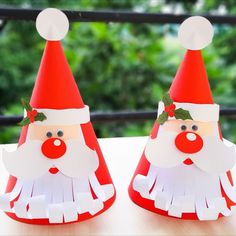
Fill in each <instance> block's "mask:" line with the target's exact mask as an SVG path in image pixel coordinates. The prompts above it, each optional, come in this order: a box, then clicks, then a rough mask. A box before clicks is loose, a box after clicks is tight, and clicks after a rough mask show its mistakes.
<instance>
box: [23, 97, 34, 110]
mask: <svg viewBox="0 0 236 236" xmlns="http://www.w3.org/2000/svg"><path fill="white" fill-rule="evenodd" d="M21 103H22V106H23V107H24V108H25V110H26V111H32V107H31V106H30V104H29V102H28V101H27V100H26V99H24V98H22V99H21Z"/></svg>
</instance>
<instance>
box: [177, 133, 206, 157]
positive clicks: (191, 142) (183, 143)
mask: <svg viewBox="0 0 236 236" xmlns="http://www.w3.org/2000/svg"><path fill="white" fill-rule="evenodd" d="M175 146H176V147H177V148H178V149H179V150H180V151H181V152H184V153H195V152H199V151H200V150H201V149H202V147H203V140H202V138H201V136H199V135H198V134H196V133H194V132H181V133H180V134H178V135H177V136H176V138H175Z"/></svg>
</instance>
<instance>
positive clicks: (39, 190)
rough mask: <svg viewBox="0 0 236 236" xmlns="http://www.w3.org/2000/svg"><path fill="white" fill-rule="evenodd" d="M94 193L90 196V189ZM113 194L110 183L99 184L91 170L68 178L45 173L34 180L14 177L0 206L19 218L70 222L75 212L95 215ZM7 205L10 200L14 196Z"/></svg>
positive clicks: (58, 174)
mask: <svg viewBox="0 0 236 236" xmlns="http://www.w3.org/2000/svg"><path fill="white" fill-rule="evenodd" d="M90 187H91V188H92V189H93V192H94V193H95V195H96V198H95V199H94V198H93V196H92V193H91V189H90ZM113 195H114V187H113V185H112V184H106V185H100V183H99V181H98V179H97V177H96V175H95V173H93V174H91V175H90V176H88V177H76V178H71V177H67V176H65V175H63V174H62V173H61V172H58V173H57V174H50V173H49V172H48V173H46V174H44V175H43V176H41V177H40V178H37V179H35V180H27V181H22V180H20V179H18V180H17V182H16V185H15V187H14V188H13V190H12V191H11V192H10V193H6V194H4V195H2V196H0V209H2V210H3V211H5V212H13V213H15V214H16V216H17V217H19V218H23V219H49V222H50V223H63V222H73V221H77V220H78V217H79V216H78V215H79V214H83V213H89V214H91V215H94V214H96V213H97V212H99V211H100V210H102V209H103V207H104V202H105V201H106V200H108V199H109V198H111V197H112V196H113ZM18 196H19V198H18V199H17V200H16V201H15V202H14V206H13V207H12V208H11V206H10V203H11V202H12V201H14V200H15V199H16V198H17V197H18Z"/></svg>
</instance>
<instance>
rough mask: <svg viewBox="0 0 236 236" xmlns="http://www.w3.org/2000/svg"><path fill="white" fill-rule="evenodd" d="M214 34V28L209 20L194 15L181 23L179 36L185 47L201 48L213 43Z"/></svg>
mask: <svg viewBox="0 0 236 236" xmlns="http://www.w3.org/2000/svg"><path fill="white" fill-rule="evenodd" d="M213 35H214V29H213V26H212V24H211V23H210V21H209V20H207V19H206V18H204V17H202V16H192V17H189V18H188V19H186V20H185V21H184V22H183V23H182V24H181V25H180V28H179V33H178V38H179V41H180V43H181V44H182V45H183V47H185V48H187V49H190V50H200V49H202V48H204V47H206V46H207V45H209V44H210V43H211V41H212V38H213Z"/></svg>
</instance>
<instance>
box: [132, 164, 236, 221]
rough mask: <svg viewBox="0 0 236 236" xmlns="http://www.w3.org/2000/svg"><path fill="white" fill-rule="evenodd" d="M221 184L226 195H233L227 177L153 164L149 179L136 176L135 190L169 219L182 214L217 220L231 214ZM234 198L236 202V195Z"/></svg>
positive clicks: (184, 167) (190, 167)
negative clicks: (166, 214)
mask: <svg viewBox="0 0 236 236" xmlns="http://www.w3.org/2000/svg"><path fill="white" fill-rule="evenodd" d="M221 184H222V186H223V189H224V190H225V192H226V194H228V193H229V194H230V193H232V191H233V187H232V185H230V182H229V179H228V178H227V177H226V175H225V176H224V175H222V176H221V177H219V176H218V175H211V174H208V173H205V172H204V171H201V170H200V169H198V168H197V167H196V166H194V165H192V166H186V165H181V166H178V167H175V168H169V169H168V168H158V167H154V166H152V165H151V166H150V168H149V172H148V174H147V176H143V175H137V176H136V177H135V179H134V182H133V188H134V190H136V191H138V192H139V193H140V195H141V196H142V197H143V198H146V199H150V200H153V204H154V206H155V208H157V209H161V210H163V211H167V212H168V215H170V216H174V217H178V218H181V217H182V214H183V213H196V215H197V217H198V219H199V220H215V219H217V218H218V217H219V214H220V213H221V214H222V215H225V216H228V215H230V214H231V209H229V208H228V207H227V203H226V200H225V198H224V197H223V196H222V193H221ZM234 189H235V187H234ZM229 196H230V195H229ZM231 197H232V198H233V200H234V201H235V200H236V194H234V195H233V196H232V195H231Z"/></svg>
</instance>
